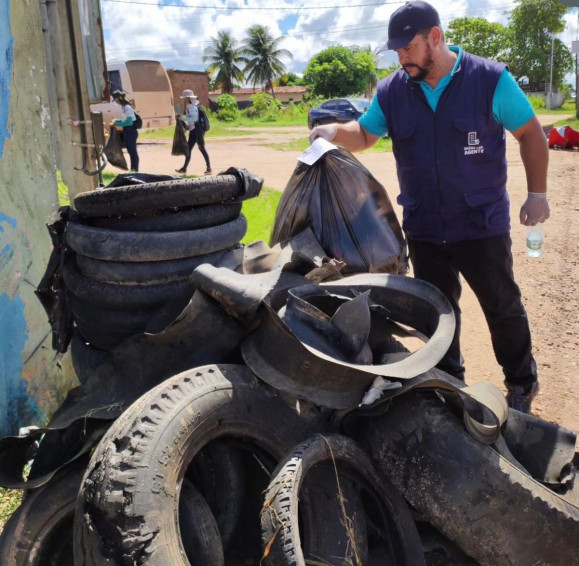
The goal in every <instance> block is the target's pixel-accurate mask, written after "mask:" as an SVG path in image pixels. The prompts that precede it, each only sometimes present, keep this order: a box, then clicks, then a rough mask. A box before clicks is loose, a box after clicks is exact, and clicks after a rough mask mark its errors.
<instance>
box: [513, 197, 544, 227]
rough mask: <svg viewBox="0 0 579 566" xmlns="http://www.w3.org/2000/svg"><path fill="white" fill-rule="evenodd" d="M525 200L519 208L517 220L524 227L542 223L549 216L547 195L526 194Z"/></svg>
mask: <svg viewBox="0 0 579 566" xmlns="http://www.w3.org/2000/svg"><path fill="white" fill-rule="evenodd" d="M527 195H528V196H527V200H526V201H525V203H524V204H523V206H521V212H520V214H519V219H520V221H521V224H524V225H525V226H534V225H535V224H537V223H538V222H544V221H545V220H547V218H549V216H550V215H551V213H550V211H549V201H548V200H547V193H531V192H529V193H527Z"/></svg>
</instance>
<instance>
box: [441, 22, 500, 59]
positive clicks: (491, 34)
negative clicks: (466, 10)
mask: <svg viewBox="0 0 579 566" xmlns="http://www.w3.org/2000/svg"><path fill="white" fill-rule="evenodd" d="M445 35H446V39H447V41H448V42H449V43H452V44H454V45H460V46H461V47H462V48H463V49H464V50H465V51H468V52H469V53H474V54H475V55H480V56H481V57H487V58H489V59H501V57H504V55H505V52H506V47H507V37H508V34H507V28H505V27H504V26H503V25H502V24H498V23H492V22H489V21H487V20H485V19H483V18H456V19H454V20H452V21H451V22H450V23H449V24H448V30H447V31H446V32H445Z"/></svg>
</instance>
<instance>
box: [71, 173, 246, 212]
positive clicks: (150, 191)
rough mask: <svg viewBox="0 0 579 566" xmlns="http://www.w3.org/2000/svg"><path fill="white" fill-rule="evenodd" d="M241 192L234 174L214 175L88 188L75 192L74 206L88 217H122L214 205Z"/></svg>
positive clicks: (240, 184) (240, 186)
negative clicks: (107, 187) (94, 189)
mask: <svg viewBox="0 0 579 566" xmlns="http://www.w3.org/2000/svg"><path fill="white" fill-rule="evenodd" d="M241 193H242V183H241V181H240V180H239V179H238V178H237V177H236V176H235V175H214V176H211V177H202V178H195V179H176V180H174V181H160V182H158V183H143V184H139V185H125V186H122V187H113V188H109V189H99V190H96V191H88V192H85V193H80V194H78V195H76V197H75V198H74V208H75V209H76V210H77V211H78V212H79V213H80V214H81V215H82V216H85V217H91V216H115V215H120V216H122V215H129V214H133V213H135V212H137V213H138V212H143V211H151V212H152V211H155V210H164V209H167V208H174V207H182V206H197V205H202V204H215V203H219V202H223V201H227V200H230V199H233V198H235V197H238V196H240V195H241Z"/></svg>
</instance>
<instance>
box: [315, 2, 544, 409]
mask: <svg viewBox="0 0 579 566" xmlns="http://www.w3.org/2000/svg"><path fill="white" fill-rule="evenodd" d="M385 48H387V49H393V50H395V51H396V52H397V54H398V60H399V62H400V65H401V66H402V69H400V70H398V71H396V72H395V73H393V74H392V75H390V76H389V77H387V78H385V79H384V80H382V81H381V82H380V83H379V85H378V89H377V92H376V96H375V97H374V99H373V101H372V104H371V105H370V108H369V109H368V111H367V112H366V113H365V114H364V115H363V116H362V117H361V118H360V119H359V121H357V122H356V121H353V122H348V123H346V124H340V125H338V124H329V125H325V126H318V127H316V128H314V129H313V130H312V132H311V135H310V141H311V142H313V141H314V140H315V139H316V138H318V137H321V138H324V139H326V140H328V141H332V142H333V143H336V144H338V145H341V146H343V147H345V148H347V149H349V150H350V151H361V150H364V149H366V148H368V147H371V146H373V145H374V144H375V143H376V142H377V141H378V140H379V139H380V138H381V137H383V136H385V135H386V134H387V133H388V134H389V136H390V138H391V139H392V146H393V151H394V156H395V159H396V166H397V172H398V181H399V185H400V195H399V196H398V203H399V204H400V205H401V206H402V209H403V228H404V232H405V233H406V236H407V238H408V248H409V252H410V259H411V261H412V265H413V269H414V275H415V277H417V278H420V279H424V280H426V281H429V282H430V283H432V284H434V285H436V286H437V287H438V288H439V289H440V290H441V291H442V292H443V293H444V294H445V295H446V297H447V298H448V299H449V301H450V302H451V304H452V306H453V309H454V312H455V315H456V321H457V325H456V332H455V335H454V339H453V342H452V344H451V346H450V348H449V350H448V353H447V354H446V356H445V357H444V358H443V359H442V360H441V362H440V364H439V366H438V367H439V368H440V369H442V370H444V371H446V372H447V373H449V374H451V375H453V376H455V377H457V378H458V379H461V380H464V365H463V364H464V360H463V358H462V356H461V353H460V326H461V318H460V307H459V300H460V295H461V283H460V278H459V274H462V276H463V277H464V278H465V280H466V281H467V283H468V284H469V285H470V287H471V288H472V290H473V291H474V293H475V294H476V296H477V298H478V300H479V303H480V305H481V307H482V309H483V312H484V314H485V317H486V320H487V323H488V326H489V329H490V334H491V339H492V344H493V349H494V352H495V356H496V359H497V361H498V363H499V364H500V365H501V366H502V368H503V372H504V376H505V385H506V387H507V402H508V404H509V406H510V407H513V408H515V409H518V410H520V411H523V412H529V411H530V408H531V403H532V401H533V398H534V397H535V395H536V394H537V392H538V389H539V382H538V379H537V365H536V363H535V360H534V358H533V355H532V351H531V333H530V329H529V323H528V319H527V314H526V312H525V308H524V307H523V304H522V301H521V292H520V289H519V287H518V285H517V284H516V282H515V280H514V275H513V256H512V253H511V237H510V217H509V196H508V193H507V187H506V184H507V161H506V145H505V141H506V135H505V130H509V131H510V132H511V133H512V135H513V136H514V137H515V139H516V140H517V141H518V142H519V146H520V154H521V159H522V161H523V164H524V167H525V173H526V177H527V189H528V198H527V200H526V201H525V203H524V204H523V206H522V207H521V210H520V222H521V223H522V224H525V225H527V226H529V225H531V226H532V225H535V224H536V223H538V222H544V221H545V220H546V219H547V218H549V204H548V201H547V164H548V160H549V155H548V145H547V139H546V136H545V134H544V132H543V130H542V128H541V125H540V123H539V121H538V120H537V118H536V116H535V114H534V111H533V108H532V106H531V105H530V103H529V101H528V100H527V98H526V96H525V94H524V93H523V92H522V91H521V89H520V88H519V86H518V84H517V83H516V81H515V80H514V78H513V76H512V75H511V74H510V73H509V72H508V70H507V69H506V66H505V65H503V64H500V63H498V62H496V61H492V60H488V59H483V58H481V57H477V56H475V55H471V54H470V53H466V52H465V51H463V50H462V49H461V48H460V47H455V46H448V45H447V44H446V43H445V40H444V35H443V32H442V28H441V24H440V19H439V16H438V13H437V11H436V10H435V9H434V8H433V7H432V6H431V5H430V4H428V3H426V2H421V1H414V2H409V3H407V4H405V5H403V6H401V7H400V8H398V10H396V11H395V12H394V13H393V14H392V17H391V18H390V22H389V25H388V42H387V44H386V45H385Z"/></svg>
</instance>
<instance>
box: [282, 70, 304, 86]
mask: <svg viewBox="0 0 579 566" xmlns="http://www.w3.org/2000/svg"><path fill="white" fill-rule="evenodd" d="M303 84H304V79H303V78H302V77H300V76H299V75H296V74H295V73H286V74H285V75H283V76H281V77H280V78H279V79H278V80H277V81H276V85H275V86H303Z"/></svg>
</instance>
